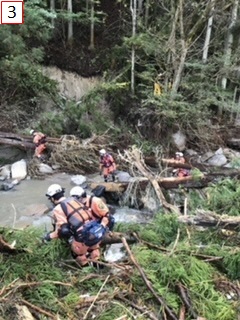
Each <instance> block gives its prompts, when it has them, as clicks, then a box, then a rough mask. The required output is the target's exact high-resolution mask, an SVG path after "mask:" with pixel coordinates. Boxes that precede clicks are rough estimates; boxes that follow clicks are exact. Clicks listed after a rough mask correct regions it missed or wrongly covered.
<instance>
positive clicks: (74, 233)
mask: <svg viewBox="0 0 240 320" xmlns="http://www.w3.org/2000/svg"><path fill="white" fill-rule="evenodd" d="M46 196H47V197H48V199H49V200H50V201H51V203H52V204H53V205H54V209H53V212H52V214H53V216H52V218H53V226H54V230H53V231H52V232H48V233H46V234H45V235H44V237H43V241H44V242H48V241H51V240H53V239H65V240H67V242H68V243H69V244H70V248H71V253H72V256H73V258H75V260H76V262H77V263H78V265H79V266H80V267H85V266H88V265H89V264H91V265H92V266H94V267H99V263H97V261H98V260H99V258H100V243H101V241H102V239H103V236H104V235H105V233H106V232H107V231H111V230H112V229H113V226H114V217H113V216H112V215H111V213H110V212H109V208H108V206H107V204H106V203H105V202H104V200H102V199H101V198H99V197H96V196H90V195H87V193H86V191H85V190H84V189H83V188H82V187H80V186H75V187H73V188H72V189H71V190H70V193H69V197H66V196H65V190H64V188H62V186H60V185H59V184H52V185H50V186H49V188H48V190H47V193H46Z"/></svg>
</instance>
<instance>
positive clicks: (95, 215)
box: [50, 196, 109, 266]
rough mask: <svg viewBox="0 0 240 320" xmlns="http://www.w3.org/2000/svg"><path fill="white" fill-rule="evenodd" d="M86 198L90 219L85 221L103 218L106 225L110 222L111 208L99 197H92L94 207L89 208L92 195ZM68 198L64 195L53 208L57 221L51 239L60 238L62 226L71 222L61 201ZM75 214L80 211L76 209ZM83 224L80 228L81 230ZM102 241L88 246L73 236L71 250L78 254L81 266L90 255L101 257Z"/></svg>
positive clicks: (102, 222)
mask: <svg viewBox="0 0 240 320" xmlns="http://www.w3.org/2000/svg"><path fill="white" fill-rule="evenodd" d="M84 199H86V200H85V203H83V205H85V208H84V209H83V210H84V211H85V212H87V216H88V218H89V219H88V218H87V219H88V220H85V221H84V222H83V223H86V222H88V221H91V220H99V221H100V220H101V224H102V225H104V226H106V225H107V224H108V222H109V220H108V218H107V217H106V215H107V214H108V212H109V209H108V207H107V205H106V204H105V203H104V202H103V201H102V200H101V199H100V198H97V197H92V204H91V208H92V209H90V208H89V209H87V208H88V206H89V202H90V196H87V197H86V198H84ZM65 200H66V197H62V198H60V199H59V202H58V204H57V205H56V207H55V208H54V210H53V219H54V221H55V230H54V231H53V232H51V233H50V238H51V239H56V238H59V231H60V229H61V226H62V225H63V224H67V223H69V221H68V219H67V217H66V214H65V213H64V211H63V209H62V206H61V202H64V201H65ZM74 215H76V216H78V213H77V212H76V211H75V213H74ZM81 228H82V226H81V227H80V228H79V230H81ZM99 245H100V243H97V244H96V245H94V246H91V247H88V246H86V245H85V244H84V243H82V242H78V241H76V239H75V238H74V237H73V241H72V242H71V250H72V252H73V253H74V255H75V256H76V261H77V262H78V263H79V265H80V266H84V265H86V264H87V263H88V260H87V259H88V257H89V258H90V259H92V260H98V259H99V258H100V249H99Z"/></svg>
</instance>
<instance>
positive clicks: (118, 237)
mask: <svg viewBox="0 0 240 320" xmlns="http://www.w3.org/2000/svg"><path fill="white" fill-rule="evenodd" d="M122 237H123V234H122V233H121V232H109V233H107V234H106V235H105V236H104V238H103V240H102V242H101V244H103V245H107V244H113V243H121V242H122ZM124 237H125V239H126V240H127V242H128V243H135V242H136V238H135V237H134V235H127V234H124Z"/></svg>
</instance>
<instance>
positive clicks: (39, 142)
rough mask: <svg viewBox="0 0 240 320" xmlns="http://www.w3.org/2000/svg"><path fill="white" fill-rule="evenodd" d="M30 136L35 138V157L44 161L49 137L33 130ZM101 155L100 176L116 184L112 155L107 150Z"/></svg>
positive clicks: (101, 151)
mask: <svg viewBox="0 0 240 320" xmlns="http://www.w3.org/2000/svg"><path fill="white" fill-rule="evenodd" d="M30 134H31V135H32V136H33V143H34V145H35V152H34V156H35V157H36V158H37V159H39V160H40V161H44V159H45V156H44V153H45V151H46V149H47V136H46V135H45V134H43V133H42V132H39V131H35V130H33V129H31V130H30ZM99 155H100V159H99V170H100V176H101V175H103V178H104V181H105V182H108V181H109V178H110V177H111V178H112V181H113V182H114V181H115V179H116V163H115V160H114V158H113V156H112V155H111V154H110V153H107V151H106V150H105V149H101V150H100V151H99Z"/></svg>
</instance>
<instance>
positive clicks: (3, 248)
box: [0, 235, 28, 254]
mask: <svg viewBox="0 0 240 320" xmlns="http://www.w3.org/2000/svg"><path fill="white" fill-rule="evenodd" d="M14 246H15V244H14V243H13V244H9V243H8V242H6V241H5V240H4V238H3V237H2V236H1V235H0V252H1V253H8V254H17V253H22V252H28V251H27V250H25V249H16V248H15V247H14Z"/></svg>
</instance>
